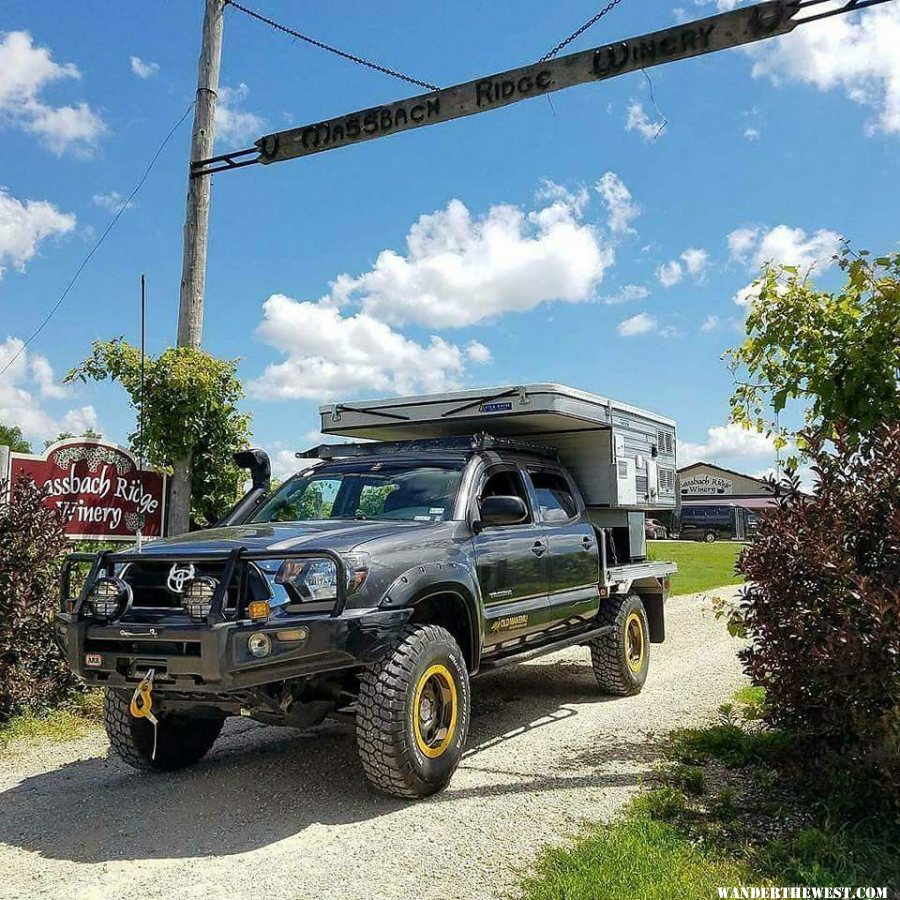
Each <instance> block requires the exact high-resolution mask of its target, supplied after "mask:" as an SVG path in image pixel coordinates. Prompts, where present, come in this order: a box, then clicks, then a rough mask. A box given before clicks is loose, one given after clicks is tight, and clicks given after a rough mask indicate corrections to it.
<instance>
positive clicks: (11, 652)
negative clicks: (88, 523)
mask: <svg viewBox="0 0 900 900" xmlns="http://www.w3.org/2000/svg"><path fill="white" fill-rule="evenodd" d="M5 496H6V485H5V484H3V483H2V482H0V498H3V497H5ZM43 500H44V493H43V491H42V490H41V489H40V488H38V486H37V485H36V484H35V483H34V481H32V480H31V479H30V478H20V479H18V480H17V481H16V483H15V485H14V487H13V491H12V496H11V498H10V499H9V500H2V499H0V722H4V721H6V720H7V719H9V718H10V717H11V716H14V715H17V714H20V713H33V712H40V711H42V710H45V709H47V708H50V707H52V706H55V705H56V704H57V703H58V702H60V701H61V700H62V699H64V698H65V697H66V695H68V694H69V693H70V692H71V691H72V690H73V688H75V687H76V679H75V676H74V675H73V674H72V672H71V670H70V669H69V667H68V666H67V665H66V662H65V660H64V658H63V656H62V653H61V652H60V651H59V649H58V648H57V646H56V644H55V642H54V640H53V634H52V630H51V629H52V621H53V615H54V612H55V609H56V601H57V593H58V591H57V576H58V572H59V562H60V558H61V554H62V552H63V550H64V549H65V546H66V540H65V537H64V535H63V523H62V519H61V517H60V515H59V514H58V513H57V512H56V511H55V510H52V509H48V508H47V507H45V506H44V505H43Z"/></svg>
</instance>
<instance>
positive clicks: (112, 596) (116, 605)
mask: <svg viewBox="0 0 900 900" xmlns="http://www.w3.org/2000/svg"><path fill="white" fill-rule="evenodd" d="M130 600H131V587H130V586H129V585H128V584H127V583H126V582H124V581H122V579H121V578H113V577H112V576H104V577H103V578H98V579H97V580H96V581H95V582H94V586H93V588H91V593H90V595H89V596H88V598H87V606H88V609H89V610H90V612H91V613H92V614H93V616H94V617H95V618H97V619H103V620H105V621H107V622H108V621H109V620H110V619H115V618H117V617H118V616H120V615H122V613H123V612H125V608H126V607H127V606H128V603H129V601H130Z"/></svg>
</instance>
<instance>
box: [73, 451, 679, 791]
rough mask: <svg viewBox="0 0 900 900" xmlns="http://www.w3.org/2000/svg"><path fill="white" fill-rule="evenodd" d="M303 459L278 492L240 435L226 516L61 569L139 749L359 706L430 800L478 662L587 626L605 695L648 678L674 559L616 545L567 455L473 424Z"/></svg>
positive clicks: (114, 706) (387, 785)
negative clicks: (250, 723) (81, 571)
mask: <svg viewBox="0 0 900 900" xmlns="http://www.w3.org/2000/svg"><path fill="white" fill-rule="evenodd" d="M305 455H308V456H310V457H313V456H315V457H319V458H324V459H323V461H322V462H320V463H318V464H316V465H314V466H312V465H311V466H310V467H309V468H307V469H305V470H303V471H301V472H300V473H299V474H297V475H296V476H294V477H293V478H291V479H290V480H289V481H287V482H285V483H284V484H283V485H282V486H281V487H280V488H278V489H277V490H276V491H274V492H272V493H269V491H268V461H267V459H265V456H264V454H261V453H260V452H259V451H252V452H250V453H245V454H244V458H245V462H246V461H247V460H249V463H248V466H249V467H250V468H251V470H252V471H253V472H254V488H253V489H252V490H251V491H250V492H249V494H248V495H247V496H246V497H245V498H244V500H242V501H241V502H240V503H239V504H238V505H237V506H236V507H235V509H234V510H233V511H232V512H231V513H230V514H229V516H227V517H226V519H225V520H224V521H225V522H226V523H228V524H226V525H224V526H223V527H216V528H213V529H210V530H207V531H201V532H196V533H191V534H186V535H183V536H180V537H176V538H170V539H166V540H159V541H155V542H153V543H151V544H148V545H145V546H144V548H143V549H142V550H141V551H139V552H138V551H127V552H123V553H110V552H107V553H103V554H100V555H99V556H97V557H96V559H94V560H93V564H92V566H91V571H90V573H89V575H88V577H87V579H86V581H85V583H84V586H83V588H82V590H81V591H80V593H79V594H78V596H77V597H72V596H70V592H69V591H68V582H69V576H70V572H71V569H72V567H73V566H74V565H75V563H74V562H73V563H72V564H71V565H70V566H67V567H66V570H65V572H64V578H63V583H64V593H63V598H64V600H63V604H62V605H63V608H62V609H61V611H60V613H59V616H58V620H57V625H56V627H57V636H58V640H59V642H60V644H61V646H62V647H64V649H65V652H66V654H67V657H68V660H69V662H70V664H71V666H72V667H73V669H74V670H75V671H76V672H77V673H78V674H79V675H80V676H81V677H82V678H84V679H85V681H87V682H88V683H90V684H92V685H96V686H101V687H104V688H106V692H107V701H106V727H107V731H108V733H109V738H110V741H111V743H112V746H113V748H114V749H115V750H116V751H117V752H118V753H119V754H120V755H121V756H122V757H123V758H124V759H125V760H126V761H127V762H129V763H130V764H132V765H134V766H136V767H138V768H141V769H147V770H155V771H167V770H173V769H176V768H180V767H182V766H185V765H189V764H191V763H193V762H196V761H197V760H199V759H200V758H201V757H202V756H203V755H204V754H205V753H207V752H208V751H209V749H210V748H211V747H212V745H213V743H214V741H215V740H216V738H217V736H218V734H219V732H220V730H221V728H222V724H223V722H224V720H225V718H226V717H227V716H232V715H242V716H249V717H251V718H253V719H257V720H259V721H261V722H266V723H273V724H278V725H291V726H296V727H301V728H302V727H308V726H310V725H313V724H316V723H317V722H319V721H321V720H322V719H323V718H324V717H326V716H329V715H333V716H355V721H356V734H357V740H358V745H359V753H360V757H361V759H362V763H363V767H364V769H365V772H366V775H367V776H368V778H369V780H370V781H371V782H372V783H373V784H374V785H375V786H377V787H378V788H380V789H382V790H384V791H387V792H389V793H391V794H395V795H397V796H401V797H423V796H426V795H428V794H431V793H434V792H435V791H438V790H440V789H441V788H443V787H444V786H445V785H446V784H447V783H448V781H449V780H450V777H451V775H452V774H453V771H454V770H455V768H456V766H457V765H458V763H459V761H460V757H461V755H462V752H463V749H464V747H465V744H466V737H467V733H468V729H469V713H470V686H469V685H470V679H471V678H472V677H473V676H475V675H477V674H478V673H479V672H484V671H487V670H489V669H492V668H497V667H499V666H503V665H506V664H510V663H515V662H520V661H523V660H527V659H532V658H534V657H536V656H540V655H542V654H544V653H549V652H552V651H555V650H558V649H561V648H563V647H567V646H570V645H575V644H580V645H584V646H586V647H588V648H590V654H591V661H592V665H593V671H594V674H595V675H596V679H597V683H598V686H599V689H600V690H601V691H603V692H606V693H610V694H620V695H621V694H634V693H637V692H638V691H640V690H641V687H642V685H643V683H644V680H645V679H646V677H647V669H648V665H649V645H650V644H651V643H654V642H659V641H662V640H663V638H664V633H665V631H664V602H665V600H666V597H667V594H668V588H669V576H670V575H671V573H672V572H674V571H675V566H674V565H672V564H667V563H649V562H646V561H633V560H626V561H621V562H620V560H619V559H618V558H617V556H616V553H617V551H616V541H615V540H614V539H613V538H614V536H613V535H612V534H611V531H612V529H602V528H596V527H595V526H594V525H592V524H591V521H590V520H589V518H588V515H587V511H586V508H585V506H584V503H583V501H582V498H581V496H580V494H579V491H578V488H577V487H576V485H575V483H574V481H573V480H572V478H571V476H570V475H569V473H568V472H567V471H566V470H565V468H563V467H562V466H561V465H560V464H559V463H558V462H557V460H556V457H555V454H554V453H552V452H549V451H547V450H546V449H542V448H539V447H533V446H530V445H527V444H521V443H519V442H516V441H513V440H508V439H502V438H490V437H489V436H487V435H477V436H475V437H466V438H450V439H438V440H424V441H409V442H398V443H375V444H349V445H347V444H345V445H332V446H325V447H318V448H314V449H313V450H311V451H308V452H307V454H305Z"/></svg>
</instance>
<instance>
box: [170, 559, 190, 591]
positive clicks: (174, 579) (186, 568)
mask: <svg viewBox="0 0 900 900" xmlns="http://www.w3.org/2000/svg"><path fill="white" fill-rule="evenodd" d="M195 574H196V570H195V569H194V564H193V563H188V564H187V565H185V564H184V563H174V564H173V565H172V568H171V569H169V577H168V578H167V579H166V587H168V589H169V590H170V591H171V592H172V593H173V594H181V593H183V592H184V586H185V585H186V584H187V583H188V582H189V581H190V580H191V579H192V578H193V577H194V575H195Z"/></svg>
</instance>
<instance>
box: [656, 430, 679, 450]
mask: <svg viewBox="0 0 900 900" xmlns="http://www.w3.org/2000/svg"><path fill="white" fill-rule="evenodd" d="M657 444H658V446H659V452H660V453H674V452H675V435H674V434H672V432H671V431H658V432H657Z"/></svg>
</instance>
